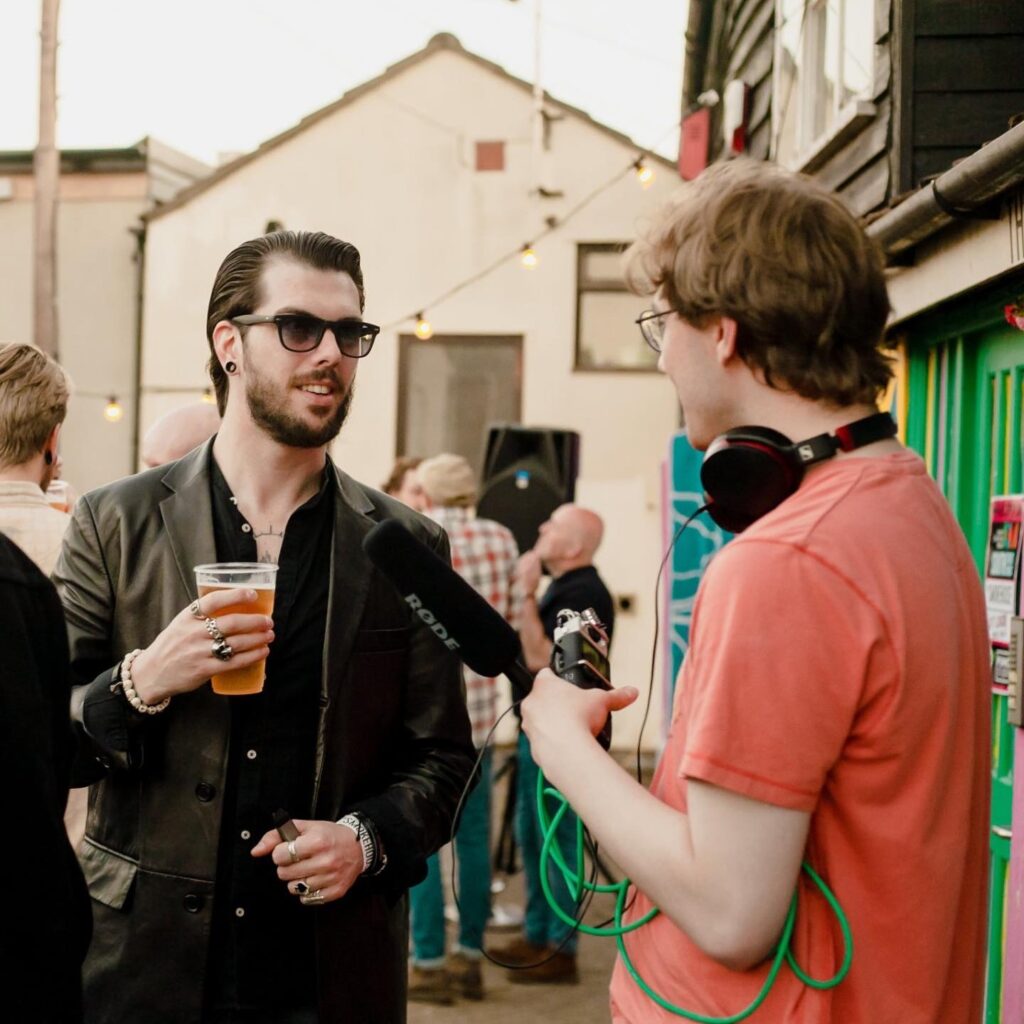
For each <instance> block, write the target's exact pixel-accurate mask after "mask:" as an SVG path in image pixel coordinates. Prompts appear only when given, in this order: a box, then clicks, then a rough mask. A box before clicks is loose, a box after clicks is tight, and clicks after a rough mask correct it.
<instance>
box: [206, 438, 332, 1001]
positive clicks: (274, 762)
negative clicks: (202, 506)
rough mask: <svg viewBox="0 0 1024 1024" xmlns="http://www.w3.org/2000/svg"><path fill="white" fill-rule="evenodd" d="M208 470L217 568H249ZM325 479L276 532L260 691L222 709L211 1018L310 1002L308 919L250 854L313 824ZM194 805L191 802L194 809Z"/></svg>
mask: <svg viewBox="0 0 1024 1024" xmlns="http://www.w3.org/2000/svg"><path fill="white" fill-rule="evenodd" d="M210 471H211V472H210V490H211V497H212V500H213V527H214V537H215V540H216V547H217V559H218V561H221V562H254V561H256V541H255V539H254V537H253V532H252V528H251V527H250V524H249V523H247V522H246V520H245V518H244V517H243V516H242V514H241V513H240V512H239V511H238V508H237V507H236V506H235V503H234V500H233V498H232V495H231V491H230V488H229V487H228V484H227V481H226V480H225V479H224V476H223V474H222V473H221V471H220V468H219V467H218V466H217V463H216V460H215V459H214V458H213V456H212V454H211V456H210ZM329 479H330V473H329V472H328V471H325V473H324V481H323V484H322V486H321V488H320V490H319V492H318V493H317V494H316V495H315V496H314V497H312V498H311V499H310V500H309V501H308V502H306V504H305V505H303V506H302V507H301V508H299V509H296V511H295V512H294V513H292V516H291V518H290V519H289V521H288V524H287V529H286V530H285V533H284V540H283V542H282V546H281V556H280V562H279V569H278V573H277V589H276V593H275V595H274V611H273V618H274V634H275V639H274V642H273V643H272V644H271V646H270V657H269V658H268V659H267V678H266V682H265V684H264V688H263V692H262V693H260V694H253V695H250V696H239V697H225V698H224V699H225V700H228V701H229V702H230V708H231V737H230V743H229V750H228V770H227V781H226V785H225V792H224V804H223V807H224V810H223V816H222V818H221V826H220V848H219V851H218V858H217V875H216V883H215V888H214V894H215V895H214V908H213V932H212V935H211V941H210V963H209V974H208V985H207V1000H206V1001H207V1006H208V1008H210V1009H216V1010H248V1009H253V1010H256V1009H260V1010H268V1009H272V1008H275V1007H281V1008H288V1009H292V1010H294V1009H300V1008H304V1007H311V1006H313V1005H315V1001H316V995H315V993H316V960H315V950H314V937H313V918H314V915H315V914H316V910H315V908H311V907H304V906H302V905H301V904H300V903H299V901H298V898H297V897H295V896H292V895H291V894H290V893H289V892H288V891H287V889H286V888H285V883H284V882H282V881H281V880H280V879H279V878H278V877H277V873H276V867H275V865H274V864H273V863H272V862H271V859H270V857H269V856H267V857H260V858H254V857H252V856H251V855H250V852H249V851H250V850H251V849H252V848H253V846H254V845H255V844H256V842H257V840H259V838H260V837H261V836H262V835H263V833H264V832H266V831H267V830H268V829H269V828H271V827H272V825H273V823H272V821H271V814H272V813H273V812H274V811H275V810H276V809H278V808H283V809H285V810H287V811H288V813H289V814H290V815H292V816H293V817H295V818H309V817H310V816H311V815H312V802H313V773H314V770H315V752H316V727H317V713H318V708H319V700H320V677H321V672H322V663H323V647H324V636H325V631H326V624H327V595H328V585H329V579H330V562H331V536H332V524H333V514H332V513H333V492H332V489H331V488H330V486H329V484H328V481H329ZM256 525H259V524H256ZM275 527H276V524H275ZM204 795H205V794H201V793H198V792H197V798H198V799H200V800H202V799H203V798H204Z"/></svg>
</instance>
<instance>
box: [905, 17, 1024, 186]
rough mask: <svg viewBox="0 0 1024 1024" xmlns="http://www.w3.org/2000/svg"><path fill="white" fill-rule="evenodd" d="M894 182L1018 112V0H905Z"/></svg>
mask: <svg viewBox="0 0 1024 1024" xmlns="http://www.w3.org/2000/svg"><path fill="white" fill-rule="evenodd" d="M908 6H909V10H908V12H907V13H908V15H910V17H911V18H912V23H913V35H912V39H908V45H909V46H910V48H911V52H910V55H909V56H910V59H909V61H908V62H907V63H908V64H909V66H910V67H912V69H913V75H912V83H913V86H912V99H911V101H910V104H911V105H910V112H909V117H908V122H909V123H908V125H907V131H908V137H909V139H910V140H911V142H910V154H909V159H908V160H907V161H906V162H905V164H904V171H903V173H904V175H907V176H908V178H909V180H907V181H901V183H900V184H901V186H902V188H904V189H906V188H914V187H916V186H918V185H920V183H921V182H922V180H923V179H925V178H927V177H929V176H931V175H935V174H940V173H941V172H942V171H945V170H947V169H948V168H949V167H950V165H951V164H952V163H953V161H954V160H958V159H960V158H961V157H964V156H967V155H968V154H970V153H973V152H974V151H975V150H977V149H978V148H979V147H980V146H981V145H982V144H983V143H985V142H987V141H989V140H990V139H994V138H995V137H996V136H997V135H1001V134H1002V133H1003V132H1004V131H1006V129H1007V128H1008V127H1009V126H1010V123H1009V122H1010V118H1011V117H1013V116H1014V115H1016V114H1022V113H1024V0H912V3H910V4H909V5H908Z"/></svg>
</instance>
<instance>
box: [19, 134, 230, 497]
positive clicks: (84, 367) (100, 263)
mask: <svg viewBox="0 0 1024 1024" xmlns="http://www.w3.org/2000/svg"><path fill="white" fill-rule="evenodd" d="M209 170H210V168H209V167H207V166H206V165H205V164H202V163H200V162H199V161H198V160H194V159H192V158H191V157H188V156H186V155H185V154H183V153H179V152H177V151H176V150H174V149H171V148H170V147H169V146H166V145H164V144H162V143H160V142H158V141H156V140H155V139H144V140H142V141H141V142H139V143H138V144H137V145H134V146H129V147H126V148H124V149H93V150H65V151H64V152H62V153H61V171H60V192H59V201H60V205H59V207H58V211H57V323H58V330H59V352H58V356H59V359H60V362H61V363H62V365H63V366H64V367H65V368H66V369H67V371H68V372H69V373H70V375H71V379H72V381H73V382H74V392H73V394H72V398H71V402H70V404H69V406H68V418H67V422H66V423H65V425H64V430H63V433H62V436H61V454H62V456H63V459H64V476H65V478H66V479H67V480H68V481H70V482H71V484H72V485H73V486H74V487H75V489H76V490H77V491H79V492H83V491H86V490H89V489H90V488H93V487H97V486H99V485H100V484H103V483H107V482H108V481H110V480H114V479H116V478H117V477H119V476H125V475H126V474H128V473H131V472H133V470H134V468H135V458H136V455H135V448H136V447H137V445H136V438H135V401H134V396H135V387H136V372H137V370H138V336H139V331H138V326H139V309H140V307H139V303H140V298H139V285H140V281H141V277H140V262H139V255H140V252H141V245H140V241H141V238H140V231H141V228H142V221H141V219H140V218H141V217H142V215H143V214H144V213H145V212H146V211H147V210H151V209H152V208H153V206H154V204H158V203H162V202H165V201H167V200H168V199H170V198H171V197H172V196H173V195H174V194H175V192H177V191H178V190H179V189H180V188H182V187H183V186H185V185H188V184H191V183H192V182H193V181H195V180H196V179H197V178H199V177H201V176H202V175H204V174H207V173H208V172H209ZM34 206H35V180H34V178H33V172H32V153H31V152H2V153H0V341H18V342H24V341H31V340H32V268H33V251H34V228H33V218H34V213H33V210H34ZM112 396H113V397H115V398H116V399H117V403H118V405H119V406H120V409H121V411H122V415H121V418H120V419H119V420H118V421H117V422H110V421H108V420H107V419H105V418H104V415H103V413H104V408H105V406H106V405H107V402H108V400H109V399H110V398H111V397H112Z"/></svg>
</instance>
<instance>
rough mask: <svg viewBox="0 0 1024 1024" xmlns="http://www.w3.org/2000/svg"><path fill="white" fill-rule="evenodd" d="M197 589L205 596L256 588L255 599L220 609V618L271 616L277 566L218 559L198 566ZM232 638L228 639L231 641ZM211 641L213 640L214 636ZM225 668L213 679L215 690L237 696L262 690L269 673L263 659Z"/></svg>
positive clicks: (268, 563) (211, 683) (226, 663)
mask: <svg viewBox="0 0 1024 1024" xmlns="http://www.w3.org/2000/svg"><path fill="white" fill-rule="evenodd" d="M195 573H196V588H197V589H198V591H199V596H200V597H201V598H202V597H205V596H206V595H207V594H212V593H213V592H214V591H215V590H235V589H236V588H239V587H244V588H245V589H247V590H255V591H256V600H255V601H252V602H247V603H244V604H232V605H229V606H228V607H227V608H222V609H221V610H220V611H219V612H217V617H218V618H221V617H223V616H226V615H271V614H273V611H274V586H275V583H276V581H277V566H276V565H273V564H272V563H270V562H219V563H217V564H214V565H197V566H196V567H195ZM230 642H231V638H230V637H229V638H228V643H230ZM211 643H212V639H211ZM230 664H231V662H230V661H227V662H225V663H224V669H223V671H221V672H217V673H215V674H214V675H213V676H212V677H211V678H210V685H211V686H212V687H213V692H214V693H222V694H227V695H233V696H237V695H239V694H244V693H260V692H261V691H262V690H263V680H264V679H265V678H266V674H267V662H266V659H265V658H264V659H263V660H262V661H257V662H256V663H255V664H254V665H250V666H249V667H248V668H228V666H229V665H230Z"/></svg>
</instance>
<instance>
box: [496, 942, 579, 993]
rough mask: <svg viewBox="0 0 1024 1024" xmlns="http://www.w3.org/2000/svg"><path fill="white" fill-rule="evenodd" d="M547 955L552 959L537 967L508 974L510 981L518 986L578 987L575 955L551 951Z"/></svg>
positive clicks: (525, 968)
mask: <svg viewBox="0 0 1024 1024" xmlns="http://www.w3.org/2000/svg"><path fill="white" fill-rule="evenodd" d="M544 952H545V954H547V955H548V956H551V959H550V960H548V961H546V962H545V963H542V964H538V965H537V966H536V967H524V968H522V969H520V970H517V971H509V972H508V980H509V981H511V982H514V983H515V984H516V985H578V984H579V983H580V974H579V971H578V970H577V969H576V954H575V953H555V954H554V955H553V956H552V955H551V952H550V950H545V951H544Z"/></svg>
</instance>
